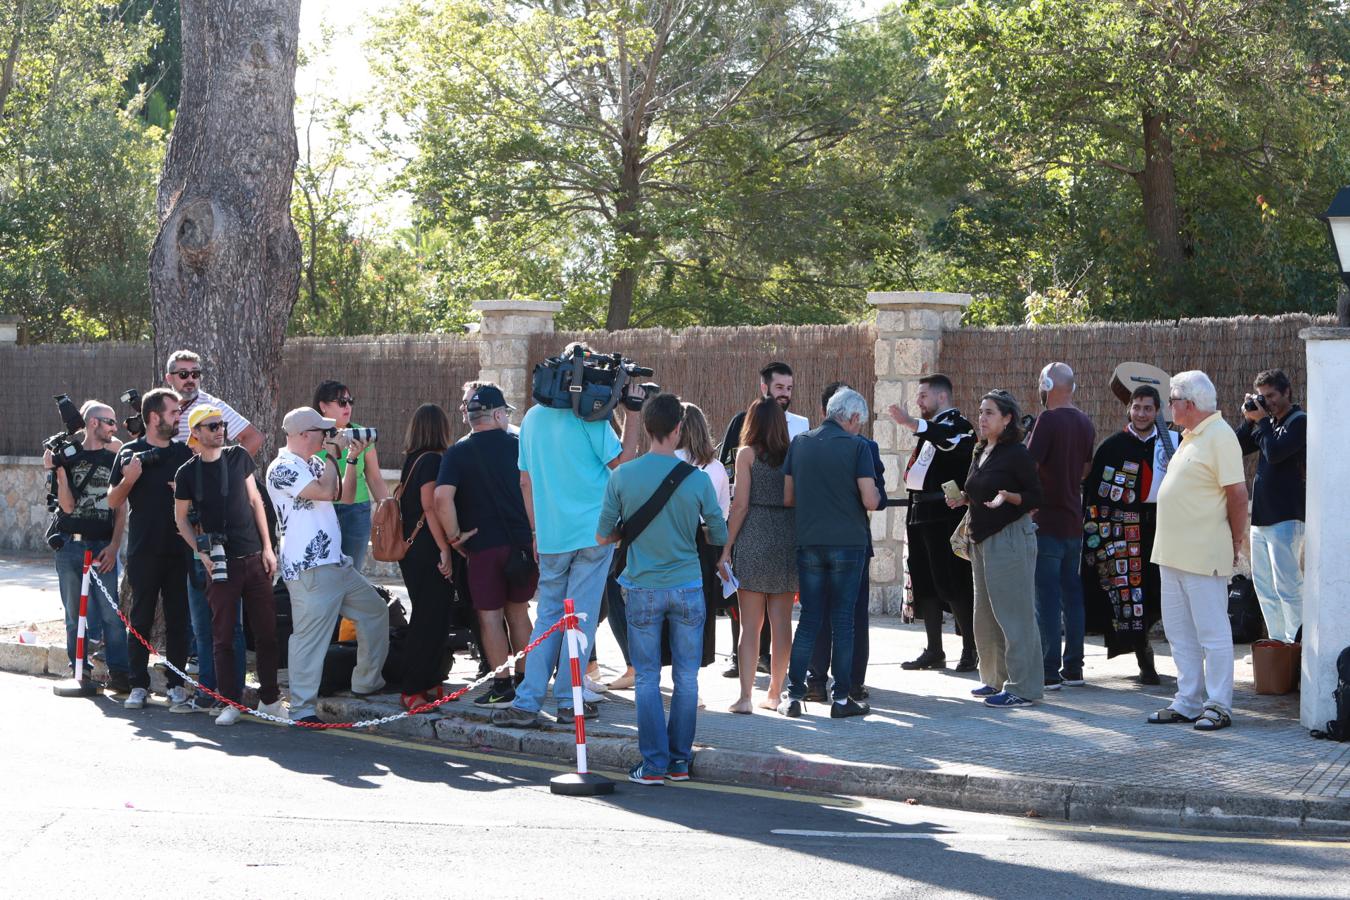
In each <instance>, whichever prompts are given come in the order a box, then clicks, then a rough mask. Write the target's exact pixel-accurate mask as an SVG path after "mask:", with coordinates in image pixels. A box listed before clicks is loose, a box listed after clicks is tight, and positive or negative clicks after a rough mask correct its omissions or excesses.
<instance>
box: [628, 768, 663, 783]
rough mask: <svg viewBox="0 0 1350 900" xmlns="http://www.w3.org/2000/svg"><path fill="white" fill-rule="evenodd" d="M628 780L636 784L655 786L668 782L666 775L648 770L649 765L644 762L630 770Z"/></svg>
mask: <svg viewBox="0 0 1350 900" xmlns="http://www.w3.org/2000/svg"><path fill="white" fill-rule="evenodd" d="M628 780H629V781H631V782H633V783H634V784H645V785H651V786H655V785H658V784H665V783H666V776H664V775H657V774H656V773H655V772H648V771H647V767H646V766H645V765H643V764H642V763H638V764H637V765H636V766H633V768H631V769H629V770H628Z"/></svg>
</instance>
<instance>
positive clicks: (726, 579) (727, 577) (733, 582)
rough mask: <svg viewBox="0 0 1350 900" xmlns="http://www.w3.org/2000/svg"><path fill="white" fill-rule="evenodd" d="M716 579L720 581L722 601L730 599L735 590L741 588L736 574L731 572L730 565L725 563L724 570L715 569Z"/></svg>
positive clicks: (719, 567)
mask: <svg viewBox="0 0 1350 900" xmlns="http://www.w3.org/2000/svg"><path fill="white" fill-rule="evenodd" d="M717 577H718V578H719V579H721V581H722V599H723V600H725V599H726V598H728V597H730V596H731V595H732V594H734V593H736V588H738V587H740V586H741V582H740V580H739V579H737V578H736V573H735V572H733V571H731V563H727V565H726V569H725V570H723V568H722V567H721V566H718V567H717Z"/></svg>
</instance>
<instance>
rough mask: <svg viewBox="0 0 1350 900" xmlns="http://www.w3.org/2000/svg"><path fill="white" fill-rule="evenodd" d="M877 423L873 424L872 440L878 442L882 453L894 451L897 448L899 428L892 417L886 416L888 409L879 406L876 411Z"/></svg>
mask: <svg viewBox="0 0 1350 900" xmlns="http://www.w3.org/2000/svg"><path fill="white" fill-rule="evenodd" d="M874 412H875V414H876V421H874V422H873V423H872V440H874V441H876V442H877V447H879V448H880V449H881V452H882V453H885V452H886V451H887V450H894V449H895V446H896V434H895V433H896V431H897V430H898V429H899V426H898V425H896V424H895V423H894V422H892V421H891V417H890V416H889V415H887V414H886V407H884V406H878V407H877V408H876V410H874Z"/></svg>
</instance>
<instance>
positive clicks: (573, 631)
mask: <svg viewBox="0 0 1350 900" xmlns="http://www.w3.org/2000/svg"><path fill="white" fill-rule="evenodd" d="M89 557H90V554H89V552H88V551H85V569H84V589H83V593H84V594H85V596H82V597H81V598H80V635H81V636H82V635H83V634H84V614H85V601H86V599H87V595H88V592H89V582H90V578H89ZM93 582H94V585H95V586H97V587H98V589H99V593H101V594H103V598H104V599H105V600H107V601H108V605H110V606H111V607H112V608H113V612H115V613H117V617H118V618H119V619H121V620H122V622H123V623H124V624H125V625H126V627H127V633H128V634H130V635H131V636H132V637H134V638H135V639H136V640H138V641H140V642H141V644H142V646H144V647H145V649H146V650H148V651H149V652H150V653H151V655H158V654H157V653H156V651H155V648H154V645H153V644H151V643H150V642H149V641H148V640H146V639H145V638H144V637H143V636H142V635H141V633H140V632H139V631H137V630H136V629H135V628H133V627H132V626H131V621H130V620H129V619H127V617H126V616H125V615H124V614H123V613H122V610H121V607H120V606H119V605H118V603H117V599H116V598H114V597H112V596H110V595H109V594H108V589H107V588H106V587H104V586H103V582H102V581H101V580H100V579H93ZM566 609H567V613H566V614H565V615H564V616H563V617H562V618H561V619H559V620H558V621H556V622H554V623H553V625H552V626H551V627H550V628H549V629H548V630H547V631H545V632H544V633H543V634H541V635H539V637H537V638H535V639H534V640H533V641H531V642H530V643H529V645H528V646H526V647H525V648H524V649H522V650H520V651H519V652H517V653H516V654H514V655H513V656H510V657H508V658H507V660H506V662H504V663H502V664H501V665H500V666H498V667H497V668H496V669H494V670H492V671H491V672H489V673H487V674H486V675H484V676H483V677H482V678H479V679H478V680H477V681H474V682H472V683H470V684H466V685H465V686H464V687H462V688H460V689H459V690H456V691H454V692H453V693H449V694H446V695H445V696H444V697H441V698H439V699H437V700H429V701H427V702H426V703H423V704H422V705H420V706H414V707H412V708H411V709H408V710H405V711H403V712H400V713H396V714H394V715H392V716H384V717H382V718H379V719H366V720H365V721H362V722H293V721H291V720H290V719H288V718H283V717H281V716H274V715H271V714H270V713H264V712H259V711H258V710H256V709H250V708H249V707H247V706H245V705H244V704H242V703H239V702H238V701H235V700H231V699H229V698H228V697H223V696H221V695H220V694H218V693H216V692H215V691H214V690H212V689H211V688H209V687H205V686H204V685H202V684H201V683H200V682H198V681H196V680H194V679H193V678H192V676H190V675H188V674H187V673H186V672H184V671H182V670H180V669H179V668H178V667H177V666H175V665H174V664H173V663H171V662H169V661H168V659H165V660H164V665H165V666H167V667H168V668H169V670H170V671H172V672H173V673H174V674H176V675H177V676H178V677H179V678H181V679H183V681H184V683H186V684H190V685H192V686H193V687H194V688H196V690H197V691H198V692H200V693H203V694H205V695H206V696H208V697H211V698H213V699H215V700H217V701H219V702H221V703H225V704H228V705H229V706H233V707H234V708H235V709H237V710H239V711H240V712H243V713H248V714H249V715H250V716H253V717H254V718H257V719H263V720H264V721H267V722H276V723H277V724H278V725H294V726H296V727H298V728H310V729H313V730H315V731H322V730H326V729H329V728H374V727H376V726H378V725H388V724H389V723H390V722H397V721H398V720H399V719H406V718H407V717H408V716H415V715H420V714H421V713H424V712H430V711H431V710H433V709H435V708H436V707H438V706H440V705H442V704H444V703H450V702H451V701H453V700H458V699H459V698H460V697H463V696H464V695H465V694H467V693H469V692H470V691H472V690H473V689H474V688H477V687H480V686H482V685H484V684H486V683H487V682H488V681H490V680H492V679H493V678H496V677H497V676H498V674H500V673H502V672H505V671H506V670H507V669H508V668H509V667H510V666H511V665H512V664H513V663H515V662H517V661H519V660H520V659H522V658H523V657H524V656H525V654H527V653H529V652H530V651H531V650H533V649H534V648H536V647H538V646H539V645H540V644H542V643H543V642H544V639H545V638H547V637H548V636H549V635H551V634H553V633H554V632H555V631H560V630H562V629H567V635H568V640H569V646H573V645H572V644H571V643H570V642H571V641H574V640H576V639H577V638H580V641H581V643H582V644H584V643H585V642H586V637H585V635H584V634H582V633H581V630H580V625H579V624H578V620H580V619H584V618H585V614H584V613H573V612H572V601H571V600H568V601H567V602H566ZM80 640H83V637H81V638H80ZM81 659H83V654H82V651H80V655H77V656H76V660H77V661H76V671H75V677H76V678H77V679H78V678H79V677H80V669H79V668H78V667H79V662H78V661H79V660H81ZM577 679H578V675H577V659H576V654H575V652H574V653H573V656H572V683H573V685H574V687H573V691H572V693H573V698H574V700H573V702H574V703H575V704H576V705H575V706H573V710H574V711H576V710H580V711H583V712H584V708H583V707H582V706H581V694H580V692H579V691H580V684H581V683H580V681H578V680H577ZM582 719H583V716H581V715H578V716H576V722H577V741H578V748H577V749H578V751H579V759H580V761H581V771H583V772H584V771H585V760H586V748H585V743H584V742H585V739H586V731H585V726H584V725H582V724H581V722H582Z"/></svg>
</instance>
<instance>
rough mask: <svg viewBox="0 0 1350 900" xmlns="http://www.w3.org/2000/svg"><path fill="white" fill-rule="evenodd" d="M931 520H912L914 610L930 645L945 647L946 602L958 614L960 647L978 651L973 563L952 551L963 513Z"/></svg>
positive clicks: (936, 650) (909, 534)
mask: <svg viewBox="0 0 1350 900" xmlns="http://www.w3.org/2000/svg"><path fill="white" fill-rule="evenodd" d="M952 513H953V514H952V515H950V516H947V517H945V518H942V519H938V520H936V521H931V522H918V523H910V524H909V525H908V526H906V528H905V533H906V536H907V537H908V538H909V579H910V584H911V585H912V586H913V588H914V612H915V613H916V614H917V615H919V616H922V617H923V627H924V631H925V632H927V634H928V649H929V650H931V651H933V652H934V653H941V652H943V651H942V609H943V606H944V605H945V606H946V607H947V608H948V609H950V610H951V611H952V615H953V616H955V617H956V625H957V627H958V628H959V629H960V630H961V651H962V652H963V653H967V654H974V653H975V629H974V627H972V625H971V619H972V618H973V617H974V611H975V582H974V580H973V578H972V576H971V573H970V563H969V562H968V561H966V560H964V559H962V558H961V557H959V556H957V555H956V554H955V553H953V552H952V544H951V536H952V532H953V531H955V530H956V526H957V525H959V524H960V523H961V516H962V515H964V513H963V512H962V511H960V510H954V511H952Z"/></svg>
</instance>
